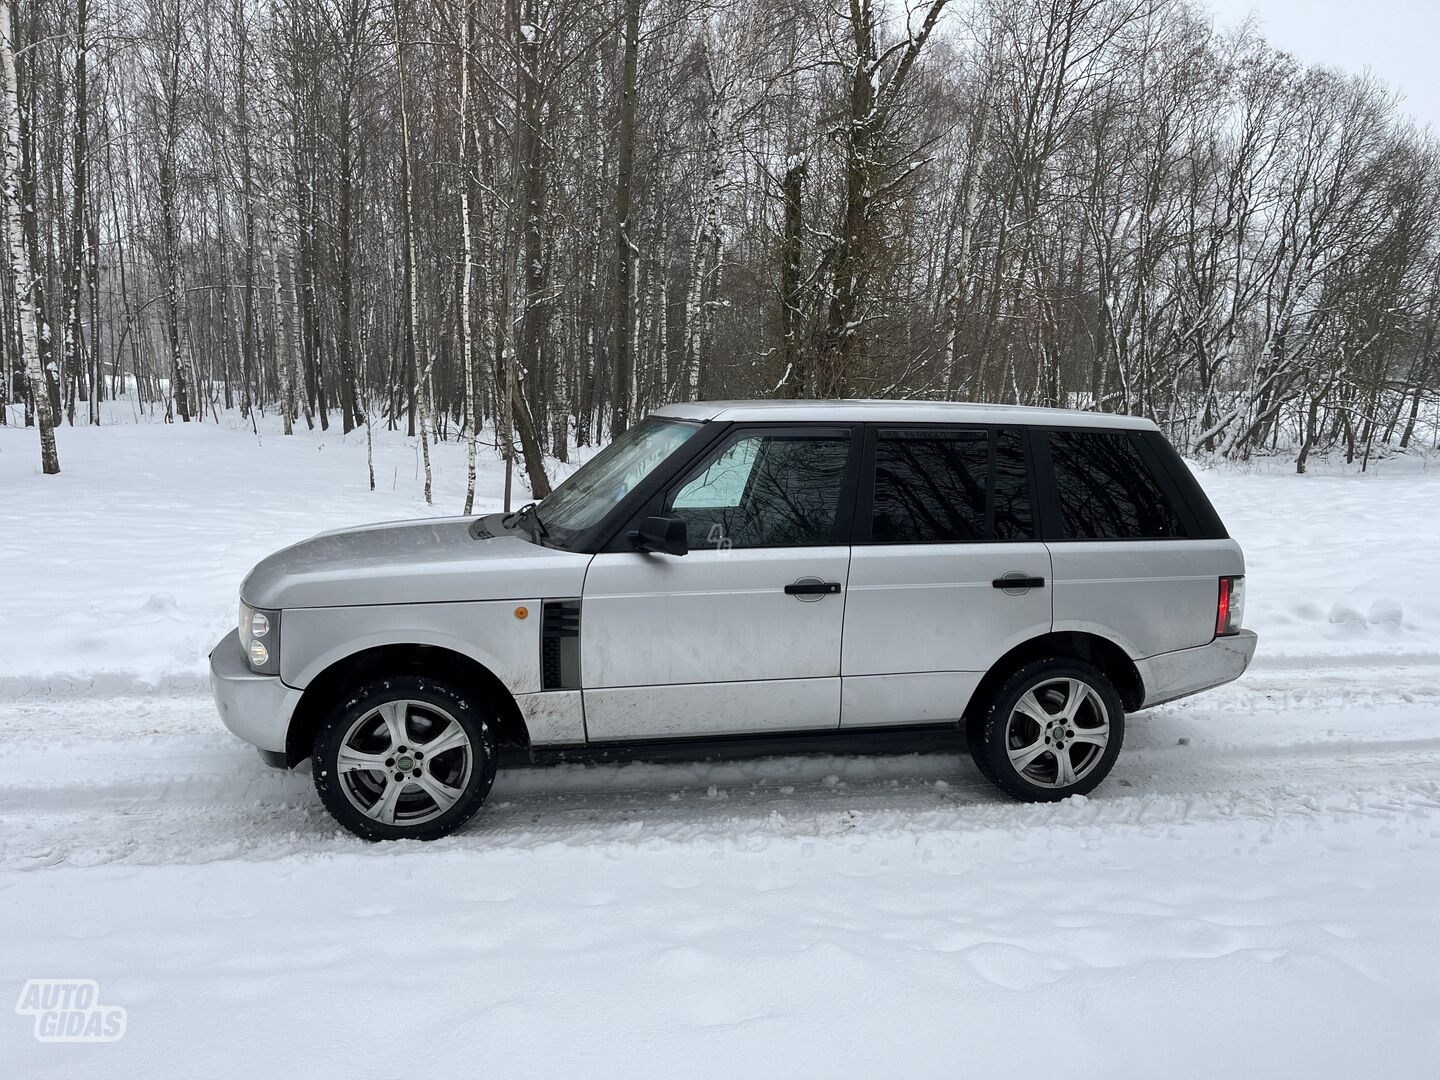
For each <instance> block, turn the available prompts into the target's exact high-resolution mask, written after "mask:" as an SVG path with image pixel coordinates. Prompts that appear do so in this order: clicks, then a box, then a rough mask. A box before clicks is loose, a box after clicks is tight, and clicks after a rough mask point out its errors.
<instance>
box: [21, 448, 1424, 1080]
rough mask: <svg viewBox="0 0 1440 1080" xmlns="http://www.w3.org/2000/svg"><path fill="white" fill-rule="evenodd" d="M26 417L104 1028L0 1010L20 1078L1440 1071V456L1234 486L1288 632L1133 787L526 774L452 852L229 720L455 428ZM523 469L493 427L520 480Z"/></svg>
mask: <svg viewBox="0 0 1440 1080" xmlns="http://www.w3.org/2000/svg"><path fill="white" fill-rule="evenodd" d="M60 440H61V441H60V450H61V455H62V464H63V465H64V468H65V472H64V473H62V474H61V475H60V476H59V477H51V478H46V477H41V476H38V475H36V469H35V458H36V451H35V444H34V433H33V432H26V431H21V430H14V429H4V428H0V994H15V995H18V994H19V993H20V989H21V986H22V984H23V983H24V982H25V980H27V979H32V978H46V977H62V978H80V979H95V980H98V982H99V986H100V997H101V1000H102V1001H103V1002H104V1003H105V1004H113V1005H119V1006H123V1007H125V1008H126V1009H127V1010H128V1026H127V1030H126V1034H125V1037H124V1038H123V1039H122V1040H120V1041H119V1042H115V1043H109V1044H103V1045H67V1044H54V1043H39V1042H36V1041H35V1040H34V1039H33V1038H32V1035H31V1018H30V1017H28V1016H20V1015H16V1014H13V1013H11V1012H10V1011H9V1010H8V1009H5V1008H4V1007H3V1006H0V1055H3V1057H0V1060H3V1061H4V1062H5V1065H4V1067H3V1068H0V1075H3V1076H6V1077H8V1076H15V1077H17V1078H26V1080H28V1078H30V1077H44V1076H60V1075H67V1076H68V1075H75V1074H81V1075H92V1074H93V1075H97V1076H106V1077H132V1076H133V1077H154V1076H172V1075H173V1076H180V1075H187V1074H195V1075H204V1076H216V1077H231V1076H234V1077H269V1076H289V1075H315V1076H321V1077H328V1076H341V1075H344V1076H347V1077H377V1078H379V1077H394V1076H396V1075H399V1074H400V1073H401V1072H402V1070H403V1071H412V1072H414V1073H417V1074H419V1075H433V1074H437V1073H440V1072H441V1071H442V1070H443V1071H444V1072H446V1073H448V1074H452V1075H460V1076H479V1075H495V1076H507V1077H515V1076H527V1075H535V1076H554V1075H557V1074H567V1075H568V1074H577V1075H597V1076H611V1075H617V1076H618V1075H656V1076H662V1075H663V1076H670V1075H673V1074H675V1073H680V1072H683V1073H685V1074H689V1075H703V1076H717V1077H718V1076H734V1075H736V1074H742V1073H743V1074H746V1075H761V1076H769V1075H776V1076H811V1075H837V1076H942V1075H943V1076H953V1075H958V1074H971V1073H973V1074H975V1075H987V1074H988V1075H1001V1076H1033V1075H1035V1074H1036V1073H1037V1072H1038V1071H1039V1070H1041V1069H1047V1070H1052V1071H1059V1072H1060V1073H1061V1074H1062V1075H1065V1076H1069V1077H1087V1076H1095V1077H1102V1076H1103V1077H1113V1076H1134V1077H1146V1078H1149V1077H1191V1076H1194V1077H1199V1076H1207V1077H1210V1076H1215V1075H1222V1076H1235V1075H1257V1074H1260V1073H1261V1072H1262V1071H1263V1072H1265V1073H1268V1074H1269V1075H1273V1076H1297V1077H1298V1076H1305V1077H1315V1076H1346V1077H1351V1076H1356V1075H1366V1076H1368V1075H1384V1074H1390V1075H1395V1076H1406V1077H1408V1076H1416V1077H1419V1076H1435V1075H1437V1066H1436V1064H1435V1063H1436V1062H1437V1061H1440V1010H1437V1006H1436V1002H1437V1001H1440V571H1437V569H1436V567H1437V563H1440V513H1437V511H1440V471H1437V470H1436V469H1434V468H1427V467H1426V466H1425V464H1424V463H1423V462H1417V461H1409V462H1402V461H1384V462H1380V463H1379V464H1378V465H1377V466H1372V472H1371V474H1370V475H1367V476H1357V475H1351V474H1345V473H1343V472H1342V471H1340V470H1338V469H1336V470H1326V469H1324V468H1317V469H1316V470H1315V472H1313V473H1312V475H1310V476H1306V477H1303V478H1297V477H1294V476H1291V475H1286V474H1285V473H1284V472H1283V471H1282V470H1283V468H1284V467H1283V466H1277V467H1276V468H1274V469H1269V468H1256V469H1253V470H1237V469H1234V468H1226V469H1221V470H1216V471H1204V472H1202V474H1201V479H1202V482H1203V483H1204V485H1205V486H1206V488H1207V490H1208V491H1209V492H1210V494H1211V496H1212V498H1213V499H1214V500H1215V502H1216V504H1217V505H1218V507H1219V509H1220V511H1221V513H1222V515H1223V516H1224V518H1225V520H1226V523H1227V525H1228V526H1229V527H1230V529H1231V531H1232V533H1233V534H1234V535H1235V536H1236V537H1237V538H1238V539H1239V540H1240V541H1241V542H1242V544H1244V546H1245V549H1246V553H1247V556H1248V561H1249V566H1248V573H1249V578H1248V583H1247V585H1248V609H1247V620H1246V621H1247V624H1248V625H1250V626H1251V627H1253V628H1254V629H1256V630H1258V631H1259V633H1260V635H1261V645H1260V650H1261V651H1260V654H1259V657H1258V658H1257V661H1256V664H1255V666H1254V668H1253V669H1252V671H1251V672H1250V673H1249V674H1248V675H1247V676H1246V677H1245V678H1244V679H1242V680H1241V681H1240V682H1238V683H1236V684H1234V685H1232V686H1229V687H1226V688H1224V689H1222V690H1219V691H1216V692H1214V693H1211V694H1208V695H1205V696H1201V697H1198V698H1194V699H1191V700H1189V701H1184V702H1179V703H1177V704H1175V705H1171V706H1166V707H1163V708H1160V709H1156V710H1153V711H1152V712H1150V713H1147V714H1143V715H1142V716H1140V717H1137V718H1136V719H1135V721H1134V722H1133V724H1132V726H1131V728H1130V730H1129V732H1128V735H1127V742H1126V748H1125V752H1124V753H1123V754H1122V755H1121V758H1120V761H1119V764H1118V765H1117V767H1116V770H1115V772H1114V773H1113V774H1112V776H1111V777H1110V779H1109V780H1108V781H1107V782H1106V783H1105V785H1104V786H1102V787H1101V789H1100V790H1099V791H1097V792H1096V793H1095V794H1094V795H1092V796H1091V797H1090V798H1089V799H1088V800H1087V799H1074V800H1070V801H1068V802H1066V803H1062V804H1059V805H1055V806H1022V805H1016V804H1013V803H1009V802H1004V801H1002V800H1001V799H1000V797H999V796H998V795H997V794H996V793H995V792H994V791H993V789H991V788H990V787H989V786H988V785H987V784H986V783H985V782H984V781H983V780H981V779H980V778H979V776H978V774H977V773H976V772H975V771H974V770H973V768H972V767H971V766H970V764H969V762H968V760H965V759H963V758H962V757H961V756H960V755H959V754H932V755H924V756H900V757H887V758H869V759H854V758H840V757H818V758H814V757H810V758H802V757H793V758H777V759H768V760H762V761H749V762H743V763H736V762H732V763H718V764H689V765H663V766H662V765H649V764H635V765H624V766H591V767H583V768H582V767H566V768H562V769H554V770H530V769H516V770H507V771H502V773H501V775H500V777H499V779H498V781H497V783H496V786H495V790H494V793H493V795H492V797H491V801H490V803H489V805H488V806H487V808H486V809H485V810H484V811H482V813H481V815H480V816H479V817H478V818H477V819H476V820H475V822H474V823H473V824H472V825H471V826H470V827H469V828H467V830H466V831H465V832H464V833H463V834H461V835H459V836H456V837H452V838H450V839H448V840H444V841H440V842H437V843H435V844H430V845H418V844H390V845H379V846H373V845H367V844H364V843H362V842H360V841H358V840H355V839H353V838H351V837H349V836H348V834H343V833H341V832H340V831H339V829H338V827H337V826H335V825H334V824H333V823H332V822H331V820H330V819H329V818H328V817H327V816H326V815H325V813H324V812H323V810H322V809H321V808H320V806H319V803H318V801H317V799H316V798H315V796H314V793H313V790H312V789H311V787H310V783H309V777H308V774H306V773H305V772H303V771H302V772H301V773H299V774H293V775H286V774H281V773H278V772H275V771H273V770H270V769H267V768H265V767H264V766H263V765H262V764H261V763H260V761H259V759H258V757H256V755H255V754H254V753H253V752H252V751H250V750H249V749H248V748H247V747H246V746H244V745H243V744H241V743H240V742H238V741H237V740H235V739H234V738H233V737H231V736H230V735H229V734H228V733H226V732H225V731H224V729H223V728H221V726H220V725H219V722H218V720H217V719H216V718H215V716H214V712H213V707H212V705H211V704H210V702H209V699H208V694H207V691H206V689H205V686H204V654H205V653H206V652H207V651H208V649H209V647H210V645H211V644H212V643H213V642H214V640H215V639H217V638H219V637H220V636H221V635H222V634H223V633H224V632H225V631H226V630H228V628H229V627H230V626H231V625H232V624H233V622H234V618H235V593H236V588H237V586H238V584H239V581H240V578H241V577H242V576H243V575H244V573H245V571H246V570H247V569H248V567H249V566H250V565H251V564H252V563H253V562H254V561H255V560H257V559H258V558H260V557H261V556H263V555H264V554H266V553H267V552H269V551H270V550H273V549H274V548H276V547H278V546H280V545H282V544H285V543H288V542H290V541H293V540H296V539H299V538H301V537H303V536H306V535H309V534H311V533H313V532H316V531H318V530H320V529H322V528H331V527H337V526H342V525H345V524H351V523H358V522H362V521H368V520H377V519H383V518H387V517H389V518H393V517H405V516H413V515H421V514H425V513H427V512H455V511H458V509H459V508H460V505H461V499H462V495H463V485H464V452H463V449H462V448H461V447H460V446H459V445H455V444H452V445H448V446H441V447H438V448H436V450H435V461H436V492H437V497H436V507H435V510H434V511H428V510H427V508H426V507H425V506H424V504H423V502H422V501H421V500H420V498H419V492H420V482H419V480H418V477H417V458H418V454H417V452H416V448H415V447H414V445H413V444H411V443H410V442H409V441H407V440H405V439H403V438H402V437H400V436H398V435H391V434H385V433H377V445H376V471H377V479H378V481H379V485H378V486H379V490H378V491H376V492H373V493H372V492H370V491H369V490H368V489H367V484H366V471H365V445H364V444H365V440H364V435H363V433H356V434H353V435H351V436H349V437H346V438H342V437H341V436H340V435H339V434H338V433H329V434H325V435H321V434H319V433H318V432H317V433H302V434H298V435H297V436H295V437H294V438H292V439H285V438H283V437H281V436H279V435H278V434H274V433H273V432H268V431H267V429H266V428H265V426H263V425H262V435H261V436H259V437H257V436H255V435H253V434H251V433H249V432H248V430H245V429H243V428H241V426H240V425H239V423H238V421H237V422H235V423H233V424H230V425H222V426H218V427H217V426H216V425H214V424H209V425H203V426H202V425H192V426H190V427H184V426H177V427H164V426H160V425H153V424H143V423H142V424H133V423H125V424H117V425H115V426H110V427H106V428H103V429H101V430H90V429H77V430H74V431H71V430H69V429H65V430H62V431H61V432H60ZM500 484H501V471H500V468H499V466H498V464H497V462H496V459H495V457H494V454H493V452H489V451H484V450H482V472H481V487H482V491H483V493H484V500H483V502H482V508H490V507H493V506H495V505H497V504H498V493H499V490H500Z"/></svg>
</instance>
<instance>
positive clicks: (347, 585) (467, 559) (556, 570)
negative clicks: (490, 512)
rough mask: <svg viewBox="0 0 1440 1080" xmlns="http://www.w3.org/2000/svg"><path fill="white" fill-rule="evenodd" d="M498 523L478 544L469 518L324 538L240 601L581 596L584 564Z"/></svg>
mask: <svg viewBox="0 0 1440 1080" xmlns="http://www.w3.org/2000/svg"><path fill="white" fill-rule="evenodd" d="M495 519H496V520H494V521H492V520H491V519H484V521H483V522H482V523H481V525H482V527H479V528H477V529H476V530H475V533H474V534H473V535H472V532H471V525H472V524H474V523H475V522H476V519H475V518H473V517H449V518H425V519H421V520H418V521H390V522H383V523H381V524H378V525H366V526H363V527H361V528H358V529H338V530H335V531H333V532H323V533H320V534H319V535H317V536H312V537H311V538H310V539H308V540H302V541H300V543H298V544H292V545H291V546H290V547H287V548H284V549H283V550H280V551H277V552H275V554H273V555H271V556H269V557H268V558H266V559H263V560H261V561H260V563H259V564H258V565H257V566H256V567H255V569H253V570H252V571H250V574H249V576H248V577H246V579H245V582H244V584H243V585H241V587H240V595H241V597H242V598H244V600H245V602H246V603H248V604H250V605H252V606H254V607H259V608H271V609H275V608H297V607H354V606H357V605H363V604H424V603H438V602H445V601H452V602H453V601H466V600H523V599H536V598H540V597H546V596H579V595H580V587H581V585H582V584H583V583H584V579H585V568H586V566H588V565H589V563H590V556H589V555H588V554H584V553H576V552H569V551H560V550H558V549H556V548H547V547H542V546H540V545H539V544H535V543H532V542H531V541H530V540H529V539H528V538H527V537H526V535H525V534H523V533H517V532H507V531H502V530H501V529H500V527H499V524H498V515H496V516H495ZM483 526H489V528H485V527H483ZM492 534H493V535H492ZM477 537H478V538H477Z"/></svg>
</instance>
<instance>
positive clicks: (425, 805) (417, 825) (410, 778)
mask: <svg viewBox="0 0 1440 1080" xmlns="http://www.w3.org/2000/svg"><path fill="white" fill-rule="evenodd" d="M314 759H315V760H314V772H315V790H316V791H318V792H319V794H320V798H321V800H323V801H324V803H325V806H326V809H328V810H329V811H330V813H331V814H333V815H334V816H335V819H336V820H337V821H339V822H340V824H341V825H344V826H345V828H347V829H349V830H350V831H351V832H352V833H354V834H355V835H356V836H360V837H363V838H364V839H366V840H407V839H408V840H435V839H437V838H439V837H441V836H445V835H447V834H448V833H451V832H454V831H455V830H456V829H458V828H459V827H460V826H461V825H463V824H465V822H467V821H469V820H470V818H471V817H473V816H474V814H475V812H476V811H477V810H479V809H480V805H481V804H482V803H483V802H484V801H485V796H486V795H488V794H489V793H490V786H491V785H492V784H493V783H494V781H495V766H496V760H497V747H496V743H495V736H494V734H493V725H492V724H491V723H490V719H489V716H488V714H487V713H486V711H485V710H484V709H483V707H482V706H480V705H479V703H477V702H475V701H474V700H472V699H471V698H470V697H468V696H467V695H465V694H462V693H461V692H460V691H459V690H457V689H455V688H454V687H452V686H450V685H448V684H446V683H443V682H439V681H437V680H434V679H427V678H424V677H421V676H414V675H404V676H396V677H393V678H387V679H379V680H376V681H374V682H371V683H367V684H366V685H364V686H361V687H360V688H358V689H357V690H356V691H355V692H354V693H352V694H351V695H349V696H348V697H347V698H346V699H345V701H344V702H343V703H342V704H340V705H339V706H338V707H337V708H336V709H335V710H334V711H333V712H331V714H330V715H329V717H328V718H327V719H326V720H325V723H324V724H322V725H321V727H320V730H319V732H318V733H317V734H316V736H315V746H314Z"/></svg>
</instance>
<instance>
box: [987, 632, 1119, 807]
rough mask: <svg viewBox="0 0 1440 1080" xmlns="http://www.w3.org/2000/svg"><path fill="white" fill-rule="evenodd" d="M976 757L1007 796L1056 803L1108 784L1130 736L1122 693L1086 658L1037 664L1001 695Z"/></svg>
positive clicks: (989, 716) (1017, 676)
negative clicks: (1109, 777) (1108, 775)
mask: <svg viewBox="0 0 1440 1080" xmlns="http://www.w3.org/2000/svg"><path fill="white" fill-rule="evenodd" d="M977 728H978V730H976V731H975V733H974V737H973V738H972V740H971V743H970V754H971V756H972V757H973V758H974V759H975V764H976V765H978V766H979V768H980V771H981V772H982V773H984V774H985V775H986V777H988V778H989V779H990V781H991V782H992V783H994V784H995V786H996V787H998V788H1000V790H1001V791H1003V792H1005V793H1006V794H1007V795H1011V796H1014V797H1015V798H1017V799H1025V800H1028V801H1030V802H1056V801H1058V800H1060V799H1063V798H1065V797H1066V796H1067V795H1083V794H1085V793H1086V792H1089V791H1092V790H1094V788H1095V787H1096V786H1097V785H1098V784H1099V783H1100V781H1102V780H1104V779H1105V777H1106V775H1107V774H1108V773H1109V772H1110V769H1111V768H1112V767H1113V766H1114V764H1115V758H1116V757H1117V756H1119V753H1120V744H1121V741H1122V740H1123V738H1124V735H1125V711H1124V706H1123V705H1121V703H1120V695H1119V694H1118V693H1116V692H1115V687H1114V686H1113V685H1111V683H1110V680H1109V679H1108V678H1106V677H1105V674H1104V673H1103V672H1101V671H1100V669H1099V668H1097V667H1095V666H1094V665H1093V664H1088V663H1086V662H1085V661H1083V660H1072V659H1068V658H1055V659H1049V660H1037V661H1035V662H1033V663H1030V664H1026V665H1025V666H1024V667H1022V668H1020V669H1019V670H1018V671H1016V672H1015V673H1014V674H1013V675H1011V676H1010V677H1009V678H1008V679H1006V680H1005V682H1004V683H1002V684H1001V686H1000V689H999V690H997V691H996V693H995V696H994V698H993V699H992V700H991V703H990V707H989V708H988V709H987V710H986V712H985V715H984V716H983V717H982V718H981V721H980V723H979V724H978V725H977Z"/></svg>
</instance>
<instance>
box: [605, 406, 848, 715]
mask: <svg viewBox="0 0 1440 1080" xmlns="http://www.w3.org/2000/svg"><path fill="white" fill-rule="evenodd" d="M856 441H857V440H856V439H854V438H852V434H851V432H850V430H848V429H845V428H826V429H803V428H798V429H797V428H765V427H754V428H741V429H739V430H737V431H734V432H732V433H730V434H729V435H728V436H727V437H726V438H725V439H723V440H721V442H720V443H719V444H718V445H717V446H716V447H714V448H713V449H712V450H711V452H710V453H708V454H707V455H705V457H704V458H703V460H702V461H701V462H700V464H698V465H697V466H695V467H694V468H692V469H691V470H690V472H689V473H687V474H686V475H685V476H684V477H682V478H681V479H680V480H679V481H678V482H677V483H676V484H674V485H673V486H672V487H671V488H670V490H669V491H668V492H667V493H666V495H665V496H664V501H663V506H662V507H661V509H662V511H663V512H665V513H673V514H676V515H678V516H680V517H681V518H683V519H684V520H685V522H686V531H687V534H688V539H689V543H690V546H691V547H690V551H689V553H688V554H686V555H678V556H677V555H663V554H655V553H645V552H639V551H634V552H630V551H624V552H602V553H600V554H598V555H596V556H595V558H594V559H593V560H592V561H591V563H590V569H589V571H588V572H587V574H586V577H585V590H584V603H583V612H584V617H583V630H582V633H581V664H580V668H581V679H582V686H583V687H584V697H585V725H586V733H587V736H588V738H589V739H590V741H591V742H607V741H614V740H636V739H664V738H677V737H682V738H683V737H695V736H702V735H729V734H746V733H757V732H780V731H803V730H834V729H835V728H836V727H837V726H838V725H839V720H840V639H841V629H842V627H843V624H844V614H845V587H846V581H847V577H848V572H849V562H850V548H849V546H848V530H849V518H850V515H849V513H848V512H847V508H848V506H849V505H850V502H851V500H849V499H847V498H846V495H845V493H846V490H847V487H849V486H850V483H851V457H852V453H853V452H854V446H853V444H854V443H855V442H856Z"/></svg>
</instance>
